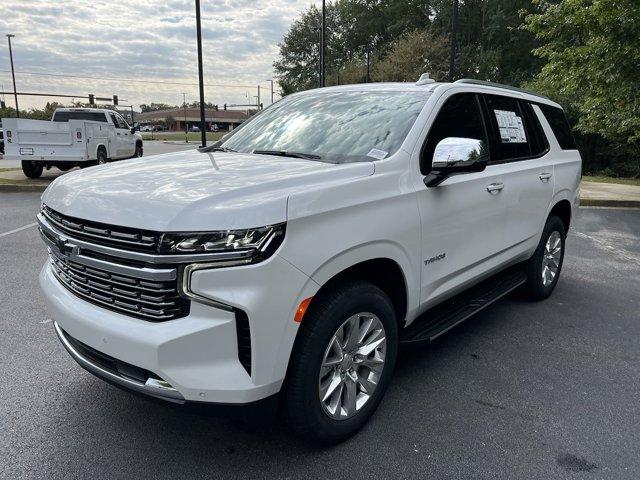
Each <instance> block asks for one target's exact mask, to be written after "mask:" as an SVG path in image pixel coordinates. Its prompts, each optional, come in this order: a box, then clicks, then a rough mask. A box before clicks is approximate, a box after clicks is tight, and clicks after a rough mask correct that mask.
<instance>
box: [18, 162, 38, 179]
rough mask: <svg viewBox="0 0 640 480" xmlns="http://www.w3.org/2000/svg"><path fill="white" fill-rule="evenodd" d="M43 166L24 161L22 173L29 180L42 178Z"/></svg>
mask: <svg viewBox="0 0 640 480" xmlns="http://www.w3.org/2000/svg"><path fill="white" fill-rule="evenodd" d="M42 168H43V167H42V164H40V163H35V162H32V161H31V160H23V161H22V172H23V173H24V175H25V176H26V177H27V178H40V176H41V175H42Z"/></svg>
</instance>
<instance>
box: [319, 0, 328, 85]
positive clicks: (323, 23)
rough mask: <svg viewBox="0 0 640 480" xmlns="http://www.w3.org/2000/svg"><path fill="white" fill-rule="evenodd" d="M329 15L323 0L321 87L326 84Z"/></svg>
mask: <svg viewBox="0 0 640 480" xmlns="http://www.w3.org/2000/svg"><path fill="white" fill-rule="evenodd" d="M326 29H327V15H326V9H325V0H322V31H321V33H320V87H324V85H325V78H324V76H325V43H326V40H327V39H326Z"/></svg>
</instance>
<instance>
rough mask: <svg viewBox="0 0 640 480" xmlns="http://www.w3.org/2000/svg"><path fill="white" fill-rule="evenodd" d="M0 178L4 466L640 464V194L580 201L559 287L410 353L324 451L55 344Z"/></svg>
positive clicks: (197, 468) (520, 468)
mask: <svg viewBox="0 0 640 480" xmlns="http://www.w3.org/2000/svg"><path fill="white" fill-rule="evenodd" d="M38 208H39V196H38V194H35V193H29V194H21V193H3V194H0V268H1V271H2V275H1V276H0V305H1V307H0V327H1V328H2V335H0V371H1V372H2V382H0V399H1V400H2V401H1V402H0V477H1V478H3V479H4V478H7V479H9V478H12V479H13V478H48V479H56V478H93V479H101V478H225V479H232V478H239V479H240V478H241V479H246V478H302V477H304V478H325V479H327V478H423V479H424V478H438V479H442V478H450V479H461V478H464V479H481V478H482V479H489V478H491V479H562V478H568V479H574V478H586V479H591V478H593V479H599V478H614V479H627V478H628V479H636V478H638V471H640V456H639V455H638V451H639V446H640V428H639V425H640V288H639V286H640V210H612V209H581V210H580V214H579V216H578V218H577V219H575V221H574V229H573V230H572V232H571V234H570V236H569V238H568V241H567V250H568V252H567V257H566V258H565V265H564V270H563V273H562V278H561V280H560V282H559V284H558V287H557V289H556V291H555V293H554V295H553V296H552V297H551V298H550V299H549V300H547V301H544V302H542V303H530V302H528V301H527V300H525V299H524V298H522V297H521V296H520V295H519V294H518V293H515V294H512V295H510V296H509V297H507V298H506V299H504V300H502V301H501V302H499V303H498V304H496V305H494V306H492V307H490V308H488V309H487V310H485V311H484V312H482V313H481V314H480V315H479V316H477V317H475V318H473V319H472V320H470V321H468V322H466V323H465V324H463V325H462V326H460V327H458V328H456V329H454V330H453V331H451V332H450V333H448V334H447V335H445V336H443V337H441V338H440V339H439V340H438V341H437V342H436V343H435V344H433V345H432V346H431V347H429V348H427V349H423V350H420V351H416V352H411V353H405V354H403V355H402V357H401V360H400V362H399V364H398V367H397V370H396V374H395V378H394V380H393V383H392V385H391V387H390V389H389V391H388V393H387V396H386V398H385V400H384V401H383V403H382V404H381V407H380V409H379V410H378V412H377V414H376V415H375V416H374V418H373V419H372V421H371V422H370V423H369V425H368V426H367V427H365V429H364V430H363V431H362V432H361V433H360V435H358V436H357V437H355V438H353V439H352V440H350V441H348V442H346V443H344V444H342V445H339V446H336V447H333V448H329V449H325V450H318V449H313V448H310V447H307V446H305V445H303V444H301V443H300V442H299V441H297V440H296V439H294V438H291V437H289V436H288V434H287V432H286V431H285V430H283V429H282V428H281V427H278V426H276V427H274V428H272V429H264V430H258V431H248V430H246V429H241V428H239V427H238V426H237V425H236V424H235V423H234V422H231V421H229V420H226V419H216V418H208V417H200V416H195V415H190V414H186V413H182V412H178V411H174V410H171V409H168V408H165V407H163V406H161V405H156V404H154V403H149V402H147V401H145V400H143V399H140V398H137V397H134V396H132V395H130V394H128V393H126V392H122V391H120V390H118V389H116V388H114V387H112V386H110V385H107V384H105V383H104V382H102V381H100V380H98V379H96V378H94V377H92V376H91V375H90V374H88V373H86V372H85V371H84V370H82V369H81V368H80V367H79V366H77V365H76V364H75V363H74V361H73V360H72V359H71V358H70V357H69V356H68V355H67V353H66V352H65V351H64V350H63V348H62V346H61V345H60V344H59V342H58V340H57V339H56V337H55V334H54V332H53V329H52V325H51V322H50V320H49V317H48V314H47V312H46V310H45V308H44V304H43V300H42V298H41V295H40V292H39V289H38V285H37V274H38V272H39V270H40V268H41V266H42V264H43V262H44V260H45V251H44V248H43V245H42V243H41V241H40V239H39V236H38V233H37V231H36V229H35V228H34V227H27V228H24V229H22V230H18V231H16V232H13V233H8V234H7V232H11V231H13V230H16V229H19V228H21V227H24V226H25V225H29V224H31V223H32V222H33V221H34V215H35V213H36V212H37V210H38Z"/></svg>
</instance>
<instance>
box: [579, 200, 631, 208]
mask: <svg viewBox="0 0 640 480" xmlns="http://www.w3.org/2000/svg"><path fill="white" fill-rule="evenodd" d="M580 206H581V207H618V208H640V200H609V199H603V198H581V199H580Z"/></svg>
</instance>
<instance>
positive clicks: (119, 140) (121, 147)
mask: <svg viewBox="0 0 640 480" xmlns="http://www.w3.org/2000/svg"><path fill="white" fill-rule="evenodd" d="M110 115H111V119H112V120H113V124H114V125H115V127H116V141H115V143H116V145H117V148H116V152H115V155H113V154H112V157H113V158H129V157H132V156H133V153H134V152H135V148H136V142H135V138H134V136H133V134H132V133H131V129H130V127H129V125H128V124H127V122H126V120H125V119H124V118H122V116H121V115H120V114H118V113H115V112H112V113H111V114H110Z"/></svg>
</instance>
